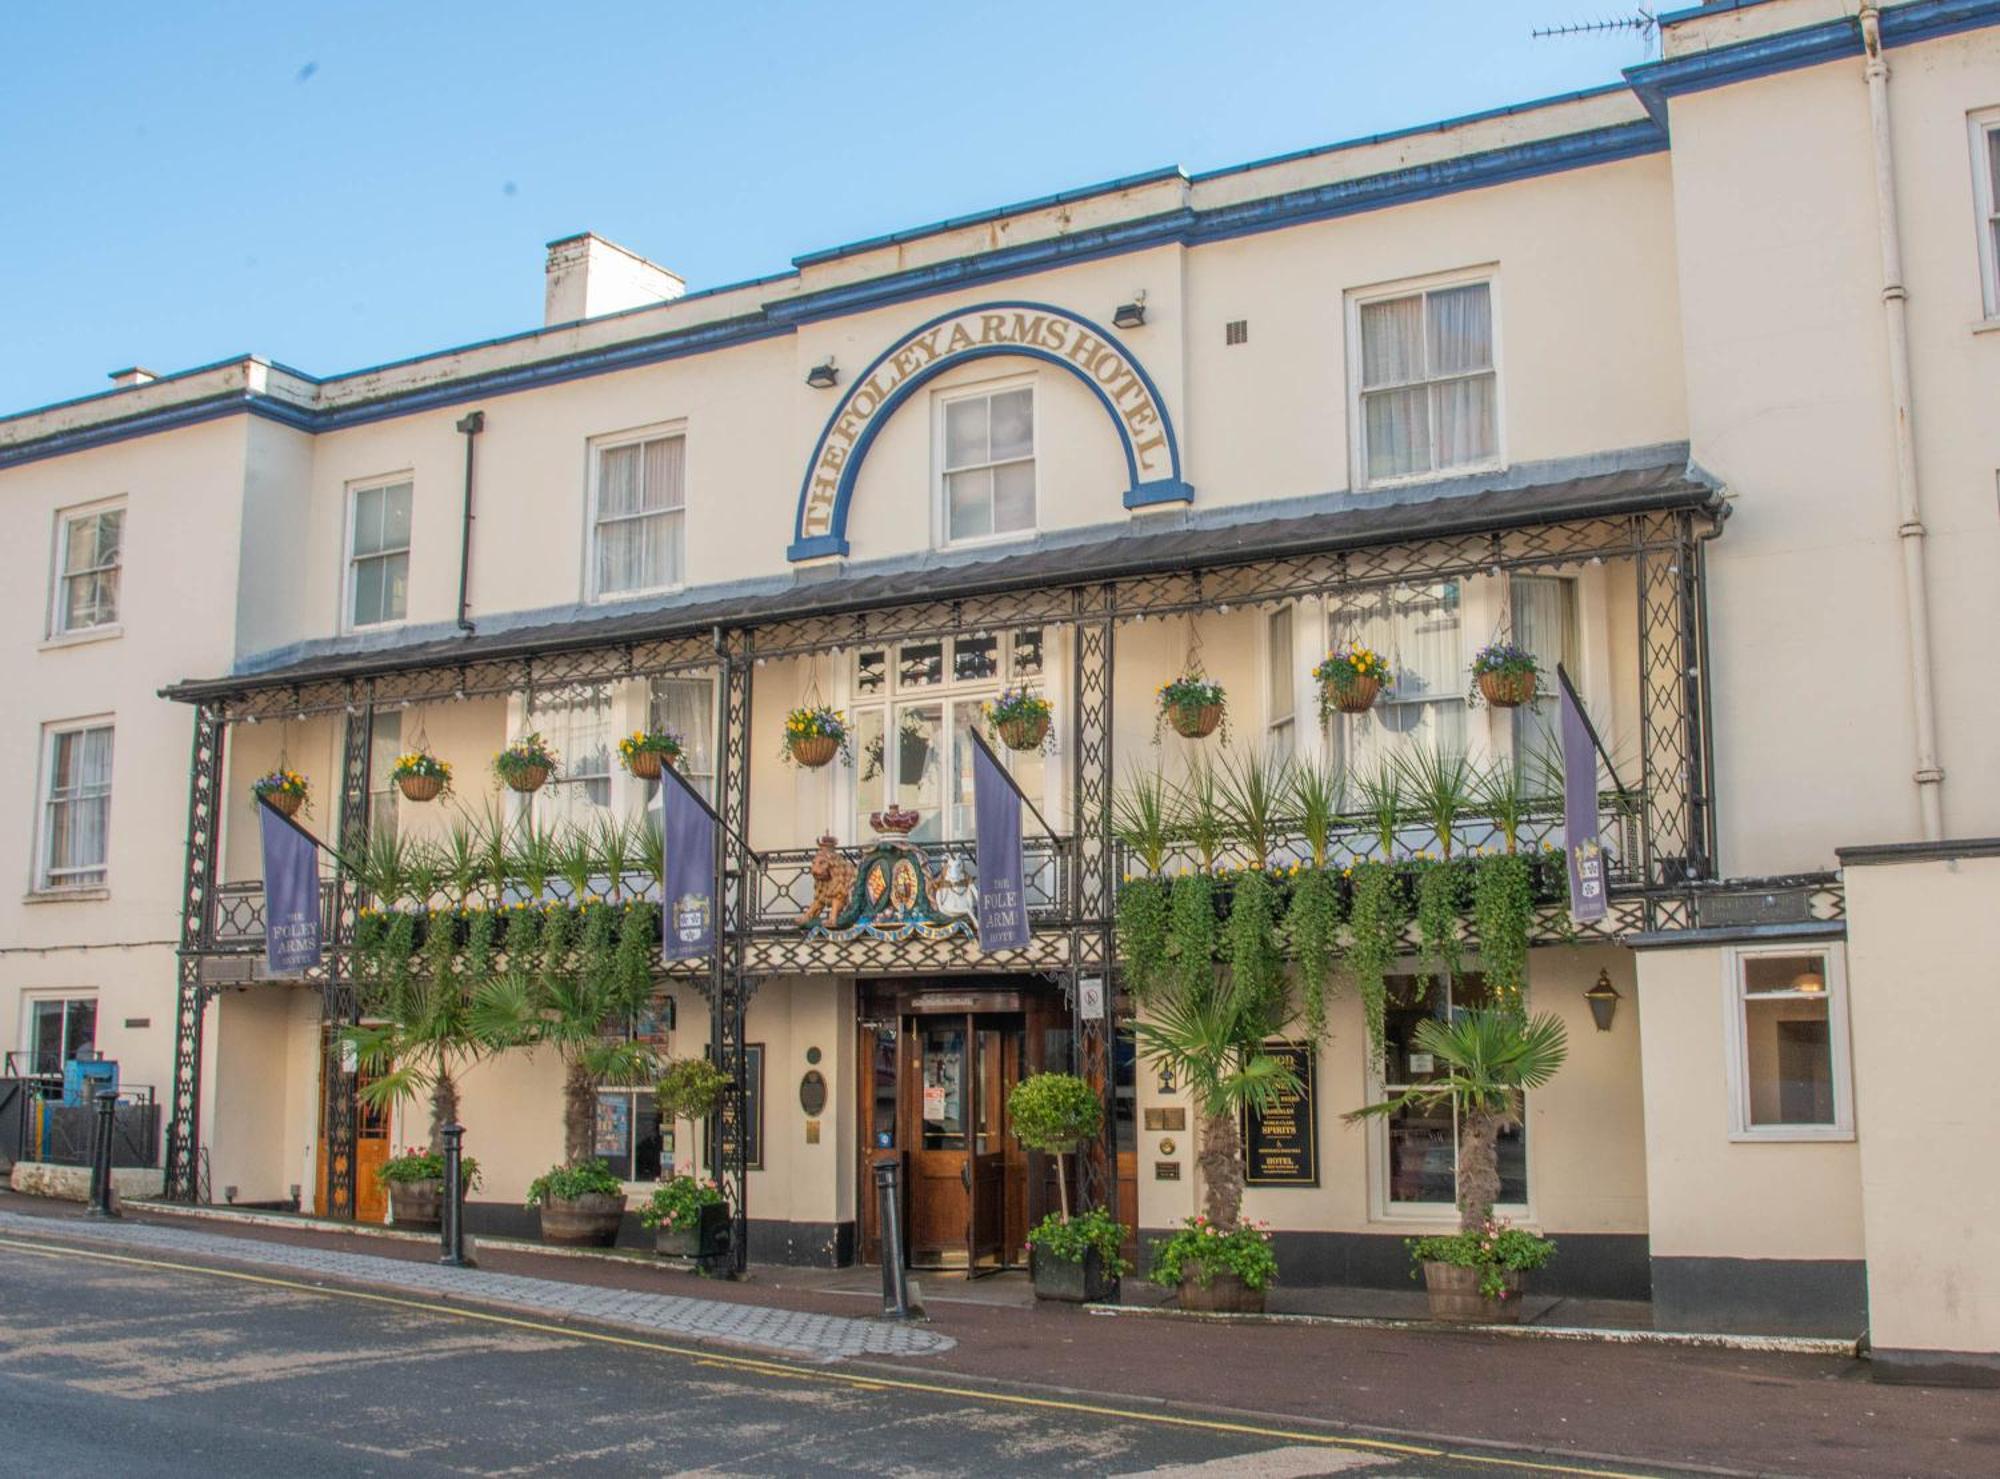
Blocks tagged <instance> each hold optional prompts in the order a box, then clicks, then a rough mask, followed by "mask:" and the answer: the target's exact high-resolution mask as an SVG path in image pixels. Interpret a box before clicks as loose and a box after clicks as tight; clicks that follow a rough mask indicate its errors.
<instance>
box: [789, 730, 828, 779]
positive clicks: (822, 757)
mask: <svg viewBox="0 0 2000 1479" xmlns="http://www.w3.org/2000/svg"><path fill="white" fill-rule="evenodd" d="M785 743H786V744H787V745H788V746H790V748H791V751H792V759H794V760H796V761H797V762H798V763H799V764H801V765H803V766H804V767H805V768H806V769H807V770H818V769H819V768H820V767H821V766H822V765H826V764H829V763H830V762H831V761H832V760H833V757H834V756H835V755H838V754H839V753H840V741H839V740H837V739H835V738H834V737H833V736H832V735H830V734H795V735H793V736H792V737H791V738H790V739H789V740H787V741H785Z"/></svg>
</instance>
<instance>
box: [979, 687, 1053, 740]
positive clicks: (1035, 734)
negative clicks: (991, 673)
mask: <svg viewBox="0 0 2000 1479" xmlns="http://www.w3.org/2000/svg"><path fill="white" fill-rule="evenodd" d="M1054 712H1055V711H1054V710H1053V709H1052V708H1051V707H1050V705H1049V701H1048V700H1047V699H1045V698H1043V697H1042V696H1041V695H1040V694H1039V693H1036V692H1035V691H1034V690H1033V689H1031V688H1029V687H1028V686H1027V685H1026V684H1017V685H1016V686H1014V687H1012V688H1003V689H1001V690H1000V696H999V697H998V698H996V699H994V700H993V701H992V702H991V703H989V704H987V705H986V722H987V723H988V724H989V725H991V726H992V729H993V732H994V733H995V734H997V735H999V736H1000V742H1001V743H1002V744H1004V745H1005V746H1006V747H1007V748H1008V749H1010V750H1023V751H1025V750H1038V749H1040V748H1041V747H1042V745H1043V744H1044V743H1045V742H1046V741H1047V739H1048V737H1049V720H1050V718H1051V716H1052V715H1053V714H1054Z"/></svg>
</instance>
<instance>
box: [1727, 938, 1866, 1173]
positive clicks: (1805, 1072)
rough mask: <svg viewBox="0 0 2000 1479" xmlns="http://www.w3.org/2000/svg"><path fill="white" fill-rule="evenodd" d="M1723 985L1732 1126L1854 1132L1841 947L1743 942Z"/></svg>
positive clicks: (1742, 1130) (1742, 1135)
mask: <svg viewBox="0 0 2000 1479" xmlns="http://www.w3.org/2000/svg"><path fill="white" fill-rule="evenodd" d="M1724 988H1725V990H1726V991H1727V992H1728V994H1729V998H1730V1001H1729V1022H1730V1031H1731V1035H1732V1036H1733V1038H1734V1039H1735V1040H1734V1042H1733V1044H1732V1051H1731V1053H1730V1055H1729V1064H1730V1091H1731V1092H1730V1100H1731V1116H1730V1120H1731V1123H1730V1129H1731V1132H1732V1133H1733V1135H1734V1136H1735V1137H1736V1138H1738V1139H1748V1140H1824V1139H1843V1138H1846V1137H1847V1136H1849V1135H1851V1134H1853V1132H1854V1119H1853V1109H1852V1107H1851V1106H1852V1102H1853V1101H1852V1094H1851V1091H1850V1089H1849V1084H1848V1056H1847V989H1846V978H1845V972H1844V971H1843V970H1842V968H1841V957H1840V954H1839V952H1838V951H1834V950H1803V951H1802V950H1737V951H1732V952H1730V953H1729V954H1728V956H1727V968H1726V971H1725V974H1724Z"/></svg>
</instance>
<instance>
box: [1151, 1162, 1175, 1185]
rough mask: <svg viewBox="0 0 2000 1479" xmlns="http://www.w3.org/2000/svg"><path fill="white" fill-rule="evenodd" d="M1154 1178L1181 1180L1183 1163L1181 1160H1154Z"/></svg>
mask: <svg viewBox="0 0 2000 1479" xmlns="http://www.w3.org/2000/svg"><path fill="white" fill-rule="evenodd" d="M1153 1179H1154V1180H1155V1181H1178V1180H1180V1179H1181V1163H1180V1162H1179V1161H1154V1162H1153Z"/></svg>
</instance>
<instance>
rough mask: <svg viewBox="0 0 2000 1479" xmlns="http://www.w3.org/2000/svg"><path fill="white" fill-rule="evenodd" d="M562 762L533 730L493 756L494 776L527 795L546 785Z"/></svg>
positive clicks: (545, 741)
mask: <svg viewBox="0 0 2000 1479" xmlns="http://www.w3.org/2000/svg"><path fill="white" fill-rule="evenodd" d="M560 763H561V760H560V758H559V757H558V756H557V754H556V752H555V751H554V750H552V749H550V748H549V742H548V741H547V740H545V739H543V738H542V737H541V735H540V734H538V733H536V732H535V731H533V730H530V731H529V732H528V733H526V734H524V735H522V736H521V737H520V738H519V739H517V740H515V741H514V742H513V743H512V744H511V745H509V746H507V748H506V749H504V750H502V751H501V752H500V753H499V754H497V755H495V756H494V757H493V773H494V774H495V775H497V776H499V777H500V779H501V780H502V781H504V782H505V783H506V784H507V785H508V786H509V787H510V788H512V789H513V790H516V791H519V792H521V793H522V794H524V795H525V794H528V793H530V792H534V791H539V790H541V789H542V787H543V786H545V785H547V784H548V782H549V777H550V776H551V775H553V774H555V770H556V767H557V765H559V764H560Z"/></svg>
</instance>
